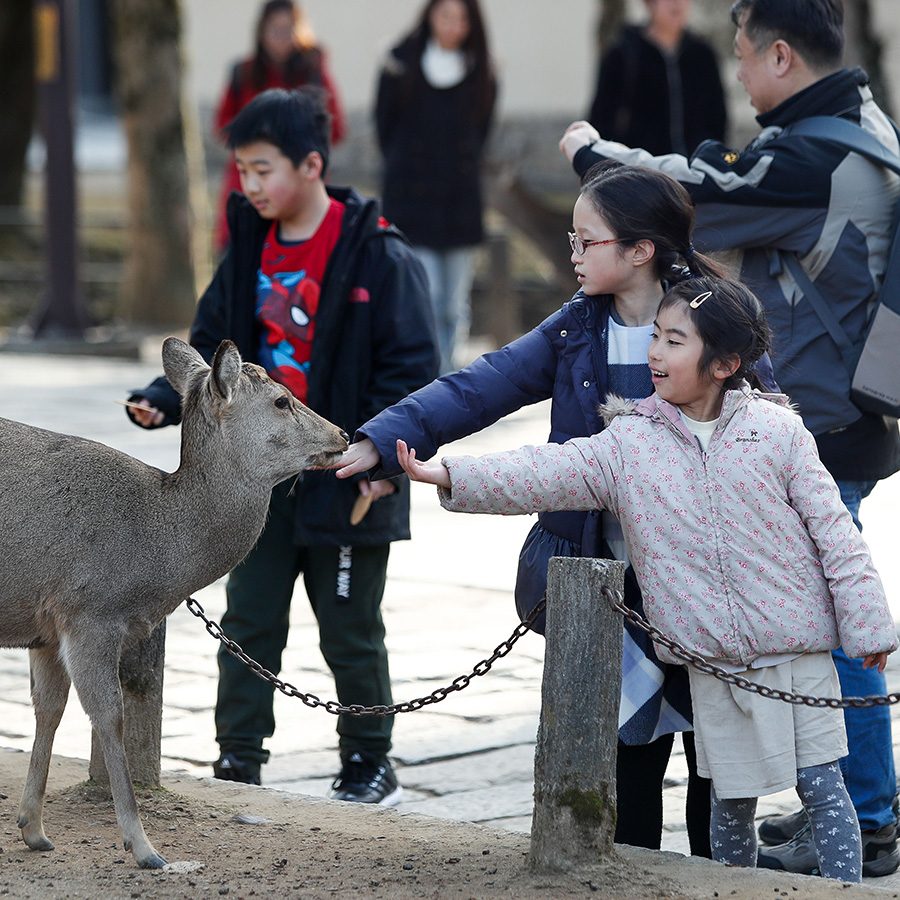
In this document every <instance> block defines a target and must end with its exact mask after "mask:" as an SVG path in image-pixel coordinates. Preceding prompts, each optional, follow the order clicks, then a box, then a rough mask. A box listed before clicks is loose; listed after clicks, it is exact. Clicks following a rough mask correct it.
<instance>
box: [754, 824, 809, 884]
mask: <svg viewBox="0 0 900 900" xmlns="http://www.w3.org/2000/svg"><path fill="white" fill-rule="evenodd" d="M756 865H757V866H758V867H759V868H760V869H780V870H782V871H783V872H794V873H796V874H797V875H818V874H819V860H818V859H817V858H816V851H815V849H814V848H813V844H812V834H811V832H810V827H809V822H807V823H806V824H805V825H803V827H802V828H801V829H800V830H799V831H798V832H797V833H796V834H795V835H794V836H793V837H792V838H791V839H790V840H789V841H787V842H786V843H784V844H779V845H778V846H777V847H766V848H765V849H764V850H759V851H758V852H757V855H756Z"/></svg>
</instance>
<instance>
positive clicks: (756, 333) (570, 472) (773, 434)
mask: <svg viewBox="0 0 900 900" xmlns="http://www.w3.org/2000/svg"><path fill="white" fill-rule="evenodd" d="M768 346H769V329H768V325H767V323H766V321H765V314H764V312H763V309H762V305H761V304H760V302H759V300H758V299H757V298H756V297H755V296H754V295H753V294H752V293H751V292H750V291H749V290H747V288H745V287H744V286H743V285H740V284H736V283H734V282H730V281H725V280H722V279H718V278H695V279H690V280H688V281H684V282H682V283H680V284H678V285H676V286H675V287H673V288H672V289H671V290H669V291H668V292H667V293H666V295H665V297H664V298H663V300H662V303H661V304H660V306H659V310H658V312H657V313H656V316H655V320H654V323H653V336H652V338H651V342H650V349H649V352H648V357H647V359H648V362H649V371H650V373H651V376H652V379H653V385H654V387H655V393H654V394H653V395H652V396H651V397H648V398H647V399H645V400H642V401H640V402H639V403H633V402H623V401H621V400H620V399H618V398H617V399H616V400H615V401H612V402H609V403H607V404H606V406H605V407H604V416H605V420H606V423H607V427H606V429H605V430H604V431H602V432H601V433H599V434H595V435H593V436H592V437H586V438H575V439H573V440H570V441H568V442H567V443H565V444H563V445H559V444H547V445H545V446H542V447H523V448H521V449H520V450H517V451H513V452H507V453H499V454H492V455H488V456H483V457H480V458H477V459H476V458H474V457H446V458H444V460H443V461H442V462H436V461H431V462H427V463H421V462H419V461H418V460H417V459H416V454H415V451H414V450H407V445H406V444H405V443H404V442H403V441H398V447H397V451H398V456H399V460H400V464H401V466H402V468H403V469H404V471H406V473H407V474H408V475H409V476H410V478H412V479H413V480H416V481H423V482H426V483H429V484H436V485H438V487H439V488H440V489H441V490H440V491H439V494H440V499H441V503H442V505H443V506H444V507H445V508H447V509H450V510H453V511H457V512H470V513H476V512H482V513H496V514H501V515H517V514H527V513H534V512H539V511H543V512H546V511H547V510H555V511H557V513H562V512H564V511H578V510H597V509H603V510H609V511H610V512H612V513H613V514H615V515H616V516H617V517H618V518H619V520H620V521H621V523H622V527H623V531H624V537H625V544H626V546H627V548H628V552H629V556H630V559H631V562H632V565H633V566H634V570H635V574H636V576H637V581H638V583H639V585H640V587H641V591H642V594H643V598H644V605H645V608H646V615H647V618H648V619H649V620H650V623H651V624H652V625H654V626H655V627H656V628H658V629H659V630H660V631H662V632H664V633H667V634H668V635H669V636H671V637H674V638H675V639H676V640H677V641H679V642H680V643H681V644H682V645H683V646H685V647H686V648H687V649H688V650H691V651H693V652H694V653H697V654H699V655H701V656H703V657H704V658H705V659H707V660H709V661H710V662H712V663H714V664H716V665H717V666H719V667H721V668H723V669H725V670H727V671H730V672H732V673H740V674H741V675H742V676H743V677H744V678H746V679H748V680H750V681H753V682H755V683H757V684H759V685H762V686H766V687H768V688H771V689H774V690H781V691H790V692H793V693H797V694H809V695H814V696H818V697H839V696H840V684H839V682H838V678H837V671H836V670H835V667H834V663H833V662H832V658H831V650H833V649H834V648H835V647H837V646H838V645H842V646H843V647H844V650H845V652H846V653H847V654H848V655H849V656H853V657H858V658H862V659H863V666H864V667H866V668H871V667H877V668H878V670H879V671H883V669H884V667H885V664H886V662H887V655H888V653H890V652H891V651H893V650H894V649H896V647H897V634H896V629H895V628H894V624H893V619H892V617H891V614H890V610H889V608H888V605H887V600H886V598H885V596H884V589H883V587H882V584H881V580H880V579H879V577H878V574H877V572H876V571H875V569H874V568H873V566H872V561H871V558H870V557H869V552H868V549H867V547H866V545H865V543H864V542H863V540H862V537H861V536H860V533H859V531H858V530H857V528H856V526H855V525H854V524H853V519H852V517H851V516H850V513H849V512H848V510H847V508H846V507H845V506H844V504H843V503H842V502H841V497H840V493H839V491H838V489H837V486H836V485H835V483H834V480H833V479H832V478H831V476H830V475H829V474H828V472H827V470H826V469H825V467H824V466H823V465H822V463H821V461H820V460H819V456H818V452H817V450H816V443H815V440H814V438H813V436H812V434H810V432H809V431H807V430H806V428H805V427H804V425H803V422H802V420H801V419H800V417H799V415H797V413H796V412H795V411H794V410H793V409H792V408H791V406H790V404H789V402H788V399H787V397H785V396H784V395H783V394H763V393H760V392H758V391H754V390H751V388H750V386H749V384H748V383H747V381H746V376H747V374H748V372H749V370H750V367H751V366H752V365H753V363H754V362H755V361H756V360H758V359H759V358H760V356H761V354H762V353H763V352H764V351H765V350H766V349H767V348H768ZM664 654H668V651H666V650H662V649H661V650H660V656H663V655H664ZM672 661H674V659H672ZM689 676H690V686H691V696H692V698H693V710H694V740H695V744H696V752H697V770H698V773H699V774H700V775H702V776H704V777H709V778H711V779H712V786H713V792H712V819H711V845H712V855H713V858H714V859H716V860H718V861H720V862H725V863H729V864H731V865H740V866H749V867H753V866H755V865H756V832H755V828H754V814H755V812H756V802H757V798H758V797H760V796H762V795H765V794H772V793H776V792H778V791H783V790H786V789H787V788H789V787H792V786H795V787H796V789H797V793H798V795H799V797H800V800H801V802H802V803H803V807H804V809H805V810H806V813H807V815H808V816H809V820H810V824H811V833H812V841H813V846H814V849H815V852H816V857H817V860H818V867H819V871H820V872H821V874H822V875H823V876H824V877H826V878H834V879H838V880H841V881H848V882H859V881H860V880H861V878H862V846H861V841H860V831H859V822H858V821H857V818H856V812H855V810H854V808H853V804H852V803H851V801H850V796H849V794H848V793H847V789H846V787H845V786H844V780H843V776H842V775H841V770H840V767H839V765H838V760H839V759H840V758H841V757H842V756H845V755H846V753H847V740H846V732H845V730H844V718H843V714H842V712H841V710H839V709H817V708H812V707H807V706H803V705H792V704H790V703H786V702H783V701H780V700H773V699H769V698H766V697H761V696H759V695H758V694H751V693H748V692H745V691H743V690H741V689H739V688H738V687H737V686H734V685H730V684H726V683H723V682H722V681H720V680H718V679H717V678H716V677H714V676H713V675H707V674H704V673H701V672H699V671H698V670H697V669H695V668H694V667H692V666H691V667H689Z"/></svg>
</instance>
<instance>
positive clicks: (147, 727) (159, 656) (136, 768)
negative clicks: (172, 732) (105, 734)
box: [88, 619, 166, 787]
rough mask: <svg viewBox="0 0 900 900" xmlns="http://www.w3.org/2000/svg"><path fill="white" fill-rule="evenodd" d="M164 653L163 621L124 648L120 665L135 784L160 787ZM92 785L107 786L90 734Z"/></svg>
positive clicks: (127, 747)
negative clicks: (139, 639) (147, 633)
mask: <svg viewBox="0 0 900 900" xmlns="http://www.w3.org/2000/svg"><path fill="white" fill-rule="evenodd" d="M165 653H166V621H165V619H163V621H162V622H160V624H159V625H158V626H157V627H156V628H155V629H154V630H153V631H152V632H151V634H150V636H149V637H147V638H145V639H144V640H142V641H140V642H138V643H136V644H133V645H129V646H126V647H125V650H124V651H123V653H122V660H121V662H120V663H119V680H120V681H121V682H122V697H123V700H124V704H125V755H126V756H127V757H128V769H129V771H130V772H131V780H132V781H133V782H134V783H135V784H141V785H145V786H147V787H158V786H159V775H160V741H161V739H162V689H163V664H164V662H165ZM88 771H89V774H90V777H91V780H92V781H95V782H97V783H98V784H100V785H104V786H108V785H109V775H108V774H107V772H106V763H105V762H104V760H103V750H102V748H101V747H100V742H99V741H98V740H97V735H96V733H95V732H92V734H91V763H90V768H89V770H88Z"/></svg>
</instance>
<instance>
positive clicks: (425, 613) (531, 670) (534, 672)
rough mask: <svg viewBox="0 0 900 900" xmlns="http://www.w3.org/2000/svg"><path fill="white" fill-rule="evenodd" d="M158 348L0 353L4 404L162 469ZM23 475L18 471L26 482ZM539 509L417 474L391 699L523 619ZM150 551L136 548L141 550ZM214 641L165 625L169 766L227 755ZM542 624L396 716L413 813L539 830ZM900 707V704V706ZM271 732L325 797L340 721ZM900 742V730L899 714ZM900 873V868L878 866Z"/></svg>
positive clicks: (306, 642)
mask: <svg viewBox="0 0 900 900" xmlns="http://www.w3.org/2000/svg"><path fill="white" fill-rule="evenodd" d="M145 358H146V360H147V361H146V362H124V361H119V360H110V359H100V358H94V357H86V358H71V357H69V358H67V357H53V356H35V355H29V354H12V353H0V416H2V417H4V418H10V419H17V420H19V421H23V422H28V423H30V424H34V425H38V426H41V427H45V428H51V429H54V430H57V431H63V432H67V433H71V434H78V435H82V436H85V437H89V438H93V439H95V440H99V441H102V442H104V443H106V444H109V445H111V446H113V447H116V448H118V449H120V450H123V451H124V452H126V453H129V454H131V455H133V456H136V457H138V458H140V459H143V460H144V461H146V462H148V463H150V464H152V465H155V466H158V467H160V468H163V469H166V470H169V471H171V470H173V469H174V468H176V467H177V464H178V440H179V431H178V429H165V430H163V431H157V432H146V431H142V430H141V429H138V428H135V427H133V426H132V425H131V424H130V423H129V422H128V421H127V419H126V417H125V414H124V410H123V409H122V408H121V407H120V406H118V405H117V404H116V403H115V402H114V401H115V400H116V399H123V398H124V397H125V396H126V394H127V392H128V390H129V389H130V388H134V387H138V386H142V385H144V384H146V383H147V382H148V381H149V379H150V378H151V377H153V376H155V375H156V374H158V373H159V371H160V366H159V364H158V362H157V360H158V343H156V344H152V345H151V346H149V347H148V352H147V353H146V354H145ZM547 414H548V408H547V405H546V404H541V405H539V406H536V407H532V408H531V409H528V410H523V411H521V412H519V413H518V414H516V415H514V416H511V417H509V419H507V420H504V421H503V422H499V423H497V424H496V425H494V426H493V427H492V428H490V429H487V430H486V431H484V432H482V433H481V434H478V435H475V436H473V437H471V438H467V439H466V440H464V441H460V442H459V443H458V444H457V445H454V446H453V447H452V451H453V452H471V453H481V452H486V451H488V450H496V449H502V448H508V447H514V446H519V445H521V444H523V443H529V442H540V441H542V440H543V439H544V438H545V436H546V433H547ZM23 489H24V486H23ZM898 501H900V479H898V478H897V477H895V478H893V479H890V480H889V481H887V482H884V483H882V484H881V485H879V487H878V488H877V489H876V491H875V492H874V493H873V495H872V497H871V498H870V499H869V500H867V501H866V504H864V507H863V521H864V524H865V526H866V536H867V539H868V540H869V542H870V546H871V548H872V552H873V555H874V557H875V560H876V563H877V564H878V566H879V569H880V571H881V573H882V577H883V578H884V580H885V582H886V584H887V588H888V593H889V596H890V597H891V599H892V602H893V604H894V615H895V618H900V556H898V554H897V553H896V550H895V544H896V540H895V535H896V524H895V523H894V522H891V521H889V518H888V517H889V514H890V513H894V514H896V511H897V510H900V503H898ZM531 521H532V520H531V519H530V518H524V517H523V518H518V517H513V518H504V517H492V516H454V515H450V514H448V513H445V512H444V511H442V510H441V509H440V507H439V505H438V503H437V500H436V498H435V497H434V494H433V491H432V490H431V489H429V488H427V487H425V486H422V485H413V519H412V527H413V534H414V538H413V540H412V541H409V542H403V543H398V544H395V545H394V549H393V550H392V556H391V562H390V568H389V580H388V587H387V592H386V595H385V601H384V617H385V621H386V625H387V633H388V647H389V650H390V654H391V667H392V678H393V684H394V698H395V700H398V701H399V700H409V699H412V698H414V697H420V696H423V695H426V694H428V693H430V692H431V691H432V690H434V689H435V688H437V687H440V686H445V685H447V684H449V683H450V682H451V681H452V680H453V679H454V678H455V677H456V676H458V675H460V674H464V673H468V672H470V671H471V669H472V666H473V665H474V664H475V663H476V662H478V661H479V660H481V659H484V658H485V657H487V656H488V655H490V653H491V652H492V650H493V649H494V647H496V646H497V645H498V644H500V643H501V642H502V641H503V640H505V639H506V638H507V637H508V636H509V634H510V633H511V631H512V630H513V628H514V627H515V625H516V622H517V620H516V617H515V612H514V608H513V602H512V594H511V589H512V585H513V582H514V578H515V569H516V559H517V555H518V549H519V546H520V544H521V541H522V539H523V537H524V535H525V533H526V531H527V530H528V528H529V527H530V524H531ZM135 564H136V565H138V564H139V563H137V562H136V563H135ZM298 594H299V596H298V597H297V601H298V602H296V603H295V604H294V606H293V609H292V613H291V622H292V628H291V632H290V640H289V644H288V648H287V651H286V653H285V656H284V670H283V672H282V677H283V678H284V679H285V680H287V681H290V682H291V683H292V684H294V685H295V686H296V687H298V688H299V689H300V690H302V691H306V692H312V693H314V694H316V695H317V696H319V697H321V698H322V699H329V698H332V697H333V696H334V693H333V686H332V682H331V678H330V675H329V674H328V673H327V669H326V667H325V665H324V663H323V661H322V658H321V655H320V653H319V650H318V643H317V635H316V628H315V622H314V619H313V617H312V614H311V612H310V610H309V606H308V604H307V603H306V602H305V598H304V596H303V592H302V587H301V588H300V590H299V591H298ZM197 599H198V600H199V601H200V602H201V603H202V604H203V606H204V607H205V609H206V611H207V614H208V615H210V616H211V617H212V618H214V619H216V620H218V619H219V618H220V617H221V615H222V612H223V610H224V604H225V596H224V584H223V582H222V581H220V582H217V583H216V584H214V585H212V586H210V587H208V588H207V589H205V590H204V591H202V592H200V594H198V595H197ZM215 654H216V643H215V642H214V641H213V639H212V638H210V637H209V636H208V635H207V634H206V632H205V631H204V629H203V627H202V623H201V622H200V621H199V620H198V619H196V618H194V617H193V616H192V615H191V614H190V613H189V612H188V611H187V609H186V608H185V607H183V606H182V607H180V608H179V609H178V610H177V611H176V612H175V613H174V614H173V615H172V616H171V618H170V620H169V624H168V643H167V656H166V673H165V689H164V710H163V733H162V756H163V767H164V768H165V769H167V770H170V771H176V770H177V771H181V772H187V773H190V774H192V775H196V776H206V775H209V774H210V765H211V762H212V760H213V759H214V758H215V757H216V751H217V747H216V744H215V740H214V727H213V706H214V702H215V692H216V660H215ZM542 660H543V639H542V638H539V637H536V636H535V635H532V634H528V635H526V636H525V637H524V638H522V639H521V640H520V641H519V643H518V644H517V645H516V646H515V648H514V649H513V650H512V652H511V653H510V654H509V655H508V656H507V657H505V658H504V659H502V660H500V661H499V662H497V663H496V664H495V666H494V668H493V669H492V670H491V672H490V673H488V675H486V676H485V677H483V678H476V679H475V680H474V681H473V683H472V684H471V686H470V687H469V688H468V689H466V690H465V691H464V692H462V693H455V694H451V695H450V696H449V697H448V699H446V700H445V701H444V702H442V703H440V704H438V705H436V706H430V707H428V708H426V709H423V710H420V711H418V712H415V713H410V714H403V715H399V716H398V717H397V720H396V723H395V727H394V750H393V754H392V757H393V759H394V761H395V764H396V766H397V770H398V773H399V777H400V780H401V783H402V784H403V787H404V790H405V794H404V802H403V804H402V806H401V810H402V811H409V812H417V813H424V814H427V815H433V816H438V817H442V818H447V819H455V820H461V821H471V822H480V823H485V824H489V825H492V826H498V827H503V828H508V829H510V830H514V831H523V832H524V831H528V829H529V828H530V823H531V821H530V816H531V807H532V789H533V781H532V776H533V757H534V744H535V735H536V731H537V723H538V716H539V708H540V684H541V671H542ZM888 687H889V690H891V691H896V690H900V653H898V654H894V656H892V657H891V663H890V664H889V667H888ZM892 710H893V713H894V715H895V717H896V716H898V715H900V713H898V710H897V707H893V708H892ZM276 719H277V723H278V728H277V731H276V733H275V735H274V737H273V738H272V739H271V741H270V742H269V745H268V746H269V749H270V750H271V752H272V758H271V761H270V762H269V764H268V765H267V766H266V767H265V768H264V769H263V780H264V782H265V784H266V785H267V786H270V787H276V788H279V789H282V790H286V791H294V792H298V793H304V794H310V795H314V796H320V797H323V796H326V794H327V792H328V788H329V786H330V783H331V779H332V778H333V776H334V773H335V769H336V762H337V754H336V735H335V731H334V726H335V721H334V718H333V717H332V716H330V715H329V714H327V713H325V712H324V711H322V710H321V709H317V710H311V709H309V708H307V707H306V706H304V705H303V704H302V703H301V702H300V701H298V700H296V699H289V698H286V697H283V696H281V695H278V696H277V697H276ZM33 729H34V720H33V717H32V714H31V710H30V699H29V683H28V663H27V654H26V653H25V651H22V650H0V747H8V748H14V749H21V750H29V749H30V748H31V741H32V736H33ZM895 740H900V727H896V728H895ZM54 750H55V751H56V752H57V753H59V754H61V755H66V756H73V757H81V758H86V757H87V756H88V755H89V753H90V728H89V724H88V722H87V719H86V717H85V715H84V713H83V712H82V710H81V708H80V706H79V705H78V703H77V701H76V699H75V698H74V696H73V697H72V698H71V702H70V704H69V707H68V710H67V712H66V714H65V716H64V718H63V721H62V724H61V725H60V728H59V731H58V733H57V738H56V743H55V746H54ZM685 782H686V767H685V763H684V757H683V754H682V753H681V750H680V744H679V742H677V741H676V754H675V755H674V757H673V760H672V762H671V764H670V766H669V772H668V776H667V785H666V790H665V813H664V814H665V834H664V837H663V849H668V850H674V851H679V852H687V836H686V833H685V830H684V799H685ZM795 806H796V801H795V797H794V794H793V791H786V792H784V793H782V794H777V795H774V796H772V797H766V798H762V800H761V801H760V804H759V811H758V812H759V815H760V816H764V815H769V814H771V813H775V812H787V811H791V810H793V809H794V808H795ZM872 881H873V884H877V885H878V886H879V887H891V888H896V887H900V874H898V875H896V876H892V877H890V878H883V879H873V880H872Z"/></svg>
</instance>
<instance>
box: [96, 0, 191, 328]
mask: <svg viewBox="0 0 900 900" xmlns="http://www.w3.org/2000/svg"><path fill="white" fill-rule="evenodd" d="M110 10H111V13H112V16H113V26H114V35H115V37H114V45H115V60H116V71H117V76H118V84H117V87H118V94H119V99H120V102H121V107H122V118H123V123H124V127H125V135H126V138H127V142H128V219H129V233H130V240H131V245H130V249H129V253H128V258H127V261H126V266H125V279H124V284H123V295H124V304H123V305H124V309H125V314H126V316H127V317H128V318H130V319H131V320H132V321H133V322H135V323H136V324H140V325H145V326H152V327H160V328H166V329H169V328H177V327H183V326H185V325H186V324H188V322H190V320H191V318H192V317H193V313H194V276H193V264H192V259H191V228H192V225H193V223H192V217H191V209H190V194H189V184H188V164H187V156H186V152H185V137H184V125H183V120H182V114H181V69H182V65H181V51H180V39H181V9H180V3H179V0H112V2H111V3H110Z"/></svg>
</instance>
